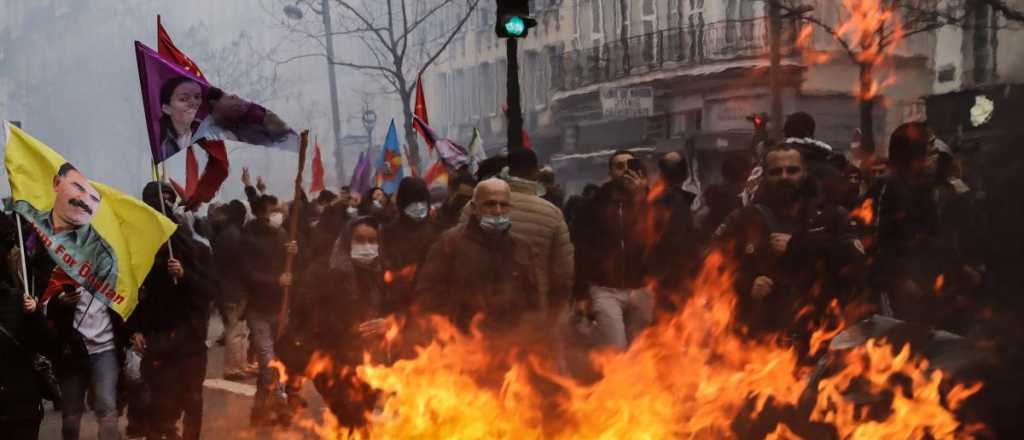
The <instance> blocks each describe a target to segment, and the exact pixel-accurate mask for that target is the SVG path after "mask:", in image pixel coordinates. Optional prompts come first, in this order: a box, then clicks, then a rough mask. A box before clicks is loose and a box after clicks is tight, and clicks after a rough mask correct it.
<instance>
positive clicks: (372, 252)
mask: <svg viewBox="0 0 1024 440" xmlns="http://www.w3.org/2000/svg"><path fill="white" fill-rule="evenodd" d="M378 252H379V245H376V244H353V245H352V252H351V253H349V256H350V257H352V260H353V261H355V262H357V263H363V264H368V263H372V262H373V261H374V260H376V259H377V255H378Z"/></svg>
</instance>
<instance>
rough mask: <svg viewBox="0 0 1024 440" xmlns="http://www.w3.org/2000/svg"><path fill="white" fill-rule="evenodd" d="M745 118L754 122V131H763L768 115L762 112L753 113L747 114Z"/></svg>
mask: <svg viewBox="0 0 1024 440" xmlns="http://www.w3.org/2000/svg"><path fill="white" fill-rule="evenodd" d="M747 120H748V121H750V122H751V123H753V124H754V131H764V129H765V125H766V124H767V123H768V115H766V114H764V113H754V114H752V115H750V116H747Z"/></svg>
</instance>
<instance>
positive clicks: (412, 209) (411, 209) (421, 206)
mask: <svg viewBox="0 0 1024 440" xmlns="http://www.w3.org/2000/svg"><path fill="white" fill-rule="evenodd" d="M428 214H430V205H428V204H427V202H415V203H411V204H409V206H406V207H405V215H407V216H409V218H411V219H413V220H416V221H423V220H424V219H426V218H427V215H428Z"/></svg>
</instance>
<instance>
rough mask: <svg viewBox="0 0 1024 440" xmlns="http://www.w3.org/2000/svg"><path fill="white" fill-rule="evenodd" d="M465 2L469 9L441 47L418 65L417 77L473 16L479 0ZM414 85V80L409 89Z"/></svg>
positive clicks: (421, 74)
mask: <svg viewBox="0 0 1024 440" xmlns="http://www.w3.org/2000/svg"><path fill="white" fill-rule="evenodd" d="M466 3H467V5H468V6H469V10H468V11H466V14H465V15H463V16H462V19H461V20H459V23H458V24H457V25H455V27H454V28H453V29H452V30H451V32H449V33H448V38H447V39H445V41H444V43H443V44H441V47H438V48H437V51H435V52H434V54H433V55H431V56H430V58H427V61H426V62H424V63H423V65H422V66H420V70H419V72H417V73H416V77H417V78H419V77H420V76H423V72H426V71H427V67H430V65H431V64H433V63H434V61H436V60H437V57H439V56H441V53H443V52H444V51H445V49H447V48H448V45H450V44H451V43H452V40H454V39H455V36H456V35H458V34H459V32H460V31H462V27H463V26H465V25H466V22H467V21H469V17H471V16H473V11H475V10H476V7H477V5H479V4H480V0H467V1H466ZM415 86H416V85H415V82H413V84H412V85H411V86H410V89H409V90H410V91H411V90H412V89H411V87H415Z"/></svg>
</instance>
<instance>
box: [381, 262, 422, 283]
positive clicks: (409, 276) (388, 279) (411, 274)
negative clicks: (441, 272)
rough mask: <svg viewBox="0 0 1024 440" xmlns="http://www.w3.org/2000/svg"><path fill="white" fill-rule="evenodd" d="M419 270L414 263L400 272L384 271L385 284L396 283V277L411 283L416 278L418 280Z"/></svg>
mask: <svg viewBox="0 0 1024 440" xmlns="http://www.w3.org/2000/svg"><path fill="white" fill-rule="evenodd" d="M417 269H418V268H417V265H416V263H413V264H410V265H408V266H405V267H403V268H401V269H399V270H398V272H392V271H390V270H386V271H384V283H385V284H391V283H393V282H395V277H396V276H397V277H398V279H401V280H403V281H407V282H410V281H412V280H413V279H414V278H416V270H417Z"/></svg>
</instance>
